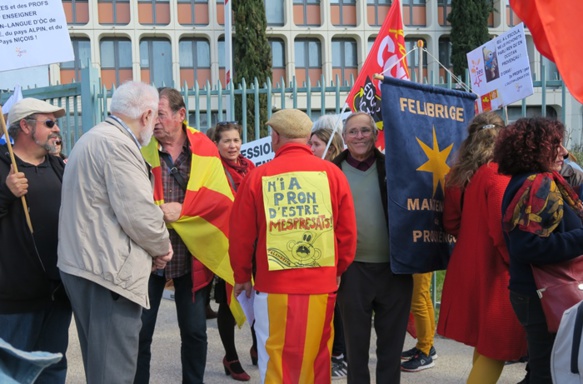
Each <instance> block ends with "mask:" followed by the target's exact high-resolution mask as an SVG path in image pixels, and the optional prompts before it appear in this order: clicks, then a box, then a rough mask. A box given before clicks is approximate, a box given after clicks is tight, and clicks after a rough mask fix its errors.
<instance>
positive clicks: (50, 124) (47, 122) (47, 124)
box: [28, 119, 57, 129]
mask: <svg viewBox="0 0 583 384" xmlns="http://www.w3.org/2000/svg"><path fill="white" fill-rule="evenodd" d="M28 120H29V121H40V122H41V123H43V124H44V125H45V127H47V128H49V129H51V128H53V127H54V126H55V125H57V122H56V121H55V120H51V119H47V120H37V119H28Z"/></svg>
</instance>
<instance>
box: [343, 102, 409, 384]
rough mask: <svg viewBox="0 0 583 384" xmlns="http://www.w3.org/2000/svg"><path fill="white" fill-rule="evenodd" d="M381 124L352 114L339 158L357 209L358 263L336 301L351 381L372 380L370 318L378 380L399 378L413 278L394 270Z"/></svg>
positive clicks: (345, 278)
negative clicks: (380, 143) (380, 146)
mask: <svg viewBox="0 0 583 384" xmlns="http://www.w3.org/2000/svg"><path fill="white" fill-rule="evenodd" d="M377 133H378V131H377V127H376V125H375V122H374V120H373V118H372V117H371V116H370V115H368V114H367V113H365V112H356V113H353V114H352V115H350V116H348V118H347V119H346V121H345V123H344V131H343V138H344V142H345V143H346V146H347V147H348V149H346V150H345V151H344V152H342V153H341V154H340V155H338V157H336V158H335V159H334V160H333V162H334V163H335V164H337V165H338V166H339V167H340V168H341V169H342V171H343V172H344V174H345V175H346V178H347V179H348V183H349V184H350V188H351V190H352V197H353V199H354V209H355V212H356V227H357V238H358V240H357V246H356V256H355V258H354V263H352V264H351V265H350V266H349V267H348V270H347V271H346V272H345V273H344V275H343V276H342V282H341V283H340V288H339V290H338V306H339V307H340V312H341V314H342V322H343V326H344V337H345V341H346V355H347V361H348V383H369V382H370V372H369V369H368V360H369V359H368V355H369V353H368V351H369V344H370V332H371V322H372V320H373V313H374V327H375V331H376V335H377V367H376V382H377V383H399V382H400V377H401V347H402V346H403V342H404V341H405V332H406V329H407V320H408V317H409V310H410V308H411V294H412V292H413V278H412V277H411V275H396V274H393V272H392V271H391V265H390V249H389V230H388V215H387V178H386V173H385V155H383V154H382V153H381V152H380V151H379V150H378V149H376V148H375V146H374V144H375V142H376V138H377Z"/></svg>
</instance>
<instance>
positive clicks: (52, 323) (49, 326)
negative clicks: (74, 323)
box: [0, 301, 72, 384]
mask: <svg viewBox="0 0 583 384" xmlns="http://www.w3.org/2000/svg"><path fill="white" fill-rule="evenodd" d="M71 316H72V311H71V306H70V305H69V303H68V302H59V301H56V302H54V303H53V304H52V305H51V307H49V308H47V309H42V310H38V311H34V312H27V313H14V314H0V338H1V339H4V340H5V341H6V342H7V343H9V344H10V345H12V346H13V347H14V348H16V349H20V350H22V351H26V352H32V351H44V352H51V353H62V354H63V358H62V359H61V360H60V361H59V362H58V363H56V364H53V365H51V366H49V367H47V368H46V369H45V370H44V371H43V372H42V373H41V374H40V376H39V377H38V379H37V381H35V383H40V384H42V383H50V384H53V383H64V382H65V377H66V375H67V359H66V353H67V345H68V344H69V325H70V324H71Z"/></svg>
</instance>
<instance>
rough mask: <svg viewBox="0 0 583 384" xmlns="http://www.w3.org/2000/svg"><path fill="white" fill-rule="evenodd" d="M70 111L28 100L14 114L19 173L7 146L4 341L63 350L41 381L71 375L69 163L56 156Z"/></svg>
mask: <svg viewBox="0 0 583 384" xmlns="http://www.w3.org/2000/svg"><path fill="white" fill-rule="evenodd" d="M64 115H65V111H64V110H63V108H61V107H56V106H54V105H51V104H49V103H47V102H44V101H42V100H37V99H34V98H25V99H22V100H20V101H19V102H18V103H16V104H14V105H13V106H12V108H11V109H10V114H9V120H10V121H11V122H12V123H11V125H10V128H9V133H10V137H11V138H12V139H14V147H13V149H14V155H15V160H16V162H15V163H16V164H15V165H16V167H17V170H18V171H17V172H16V169H15V168H14V167H13V165H12V164H11V161H10V157H9V156H8V148H7V147H6V146H4V145H2V146H0V244H2V251H1V252H0V339H4V340H5V341H7V342H8V343H10V344H11V345H12V346H13V347H15V348H18V349H21V350H24V351H28V352H31V351H39V350H41V351H47V352H59V353H62V354H63V358H62V359H61V361H59V362H58V363H57V364H55V365H52V366H50V367H48V368H47V369H46V370H45V371H44V372H42V373H41V375H40V376H39V377H38V380H37V382H38V383H64V382H65V376H66V374H67V360H66V358H65V353H66V351H67V344H68V336H69V324H70V323H71V305H70V304H69V300H68V298H67V295H66V293H65V289H64V288H63V285H62V283H61V278H60V276H59V270H58V269H57V239H58V236H57V227H58V223H59V207H60V206H61V182H62V179H63V171H64V164H63V161H62V160H61V159H59V158H57V157H54V156H51V155H49V153H50V152H51V150H53V149H54V147H55V143H56V141H57V140H58V134H59V126H58V124H57V118H59V117H62V116H64ZM22 197H24V198H25V199H26V202H27V206H28V211H27V212H28V214H29V217H30V220H31V224H32V230H31V228H30V227H29V226H28V225H27V218H26V215H25V211H24V207H23V204H22V203H21V198H22ZM0 381H1V380H0Z"/></svg>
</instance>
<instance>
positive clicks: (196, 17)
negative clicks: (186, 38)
mask: <svg viewBox="0 0 583 384" xmlns="http://www.w3.org/2000/svg"><path fill="white" fill-rule="evenodd" d="M177 8H178V23H179V24H180V25H208V23H209V4H208V0H178V4H177Z"/></svg>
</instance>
